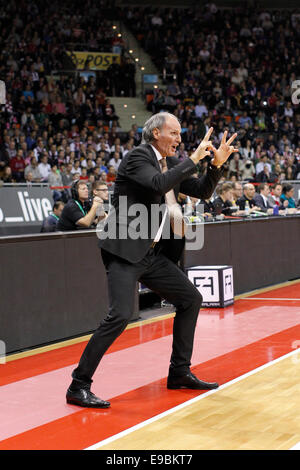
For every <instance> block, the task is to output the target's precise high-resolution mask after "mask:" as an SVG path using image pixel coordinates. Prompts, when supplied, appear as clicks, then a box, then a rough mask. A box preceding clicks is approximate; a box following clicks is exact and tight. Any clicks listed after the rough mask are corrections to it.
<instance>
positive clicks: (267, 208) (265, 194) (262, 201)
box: [253, 183, 273, 214]
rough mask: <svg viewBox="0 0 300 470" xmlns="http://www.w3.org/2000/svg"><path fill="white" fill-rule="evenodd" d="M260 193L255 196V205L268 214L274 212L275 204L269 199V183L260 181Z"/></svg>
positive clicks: (258, 188)
mask: <svg viewBox="0 0 300 470" xmlns="http://www.w3.org/2000/svg"><path fill="white" fill-rule="evenodd" d="M257 191H258V194H256V195H255V196H254V198H253V199H254V202H255V205H256V206H257V207H258V210H260V211H262V212H265V213H267V214H273V205H272V204H271V203H270V201H269V197H270V188H269V185H268V183H260V184H259V185H258V187H257Z"/></svg>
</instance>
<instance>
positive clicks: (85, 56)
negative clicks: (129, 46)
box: [67, 51, 121, 70]
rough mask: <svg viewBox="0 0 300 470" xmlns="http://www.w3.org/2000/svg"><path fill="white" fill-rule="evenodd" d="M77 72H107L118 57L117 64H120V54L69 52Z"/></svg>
mask: <svg viewBox="0 0 300 470" xmlns="http://www.w3.org/2000/svg"><path fill="white" fill-rule="evenodd" d="M67 54H68V56H69V57H70V58H71V59H72V62H73V64H74V65H75V67H76V68H77V70H107V69H108V67H109V66H110V64H112V62H113V58H114V57H116V58H117V60H116V62H117V64H120V62H121V61H120V54H113V53H110V52H81V51H72V52H71V51H67Z"/></svg>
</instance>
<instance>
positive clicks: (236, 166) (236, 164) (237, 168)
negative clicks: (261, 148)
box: [229, 152, 243, 180]
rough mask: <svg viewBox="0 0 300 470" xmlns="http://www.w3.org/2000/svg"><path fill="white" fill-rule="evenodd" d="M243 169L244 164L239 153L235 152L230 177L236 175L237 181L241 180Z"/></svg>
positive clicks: (230, 166)
mask: <svg viewBox="0 0 300 470" xmlns="http://www.w3.org/2000/svg"><path fill="white" fill-rule="evenodd" d="M242 169H243V163H242V160H241V155H240V154H239V152H235V153H234V154H233V156H232V158H231V160H230V162H229V175H230V174H232V173H233V174H235V176H236V177H237V179H238V180H239V179H241V173H242Z"/></svg>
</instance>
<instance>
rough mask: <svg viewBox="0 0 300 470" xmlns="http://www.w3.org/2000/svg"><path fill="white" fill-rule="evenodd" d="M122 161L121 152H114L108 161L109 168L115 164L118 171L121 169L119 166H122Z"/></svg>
mask: <svg viewBox="0 0 300 470" xmlns="http://www.w3.org/2000/svg"><path fill="white" fill-rule="evenodd" d="M120 163H121V159H120V154H119V152H114V154H113V157H112V158H111V159H110V160H109V161H108V164H107V166H108V168H109V167H110V166H113V167H114V169H115V170H116V172H117V171H118V169H119V166H120Z"/></svg>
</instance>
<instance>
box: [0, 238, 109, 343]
mask: <svg viewBox="0 0 300 470" xmlns="http://www.w3.org/2000/svg"><path fill="white" fill-rule="evenodd" d="M0 256H1V281H0V286H1V287H0V289H1V319H0V338H1V339H2V340H3V341H5V344H6V351H7V352H10V351H15V350H20V349H24V348H28V347H32V346H36V345H39V344H43V343H47V342H51V341H56V340H60V339H63V338H66V337H70V336H74V335H78V334H81V333H83V332H88V331H91V330H94V329H95V328H97V326H98V324H99V321H100V319H101V318H103V316H104V312H107V305H108V300H107V288H106V276H105V270H104V266H103V264H102V260H101V256H100V250H99V249H98V247H97V238H96V236H95V233H87V232H86V233H84V232H81V233H78V234H76V235H70V234H69V235H55V234H49V235H43V234H41V235H38V236H23V237H11V238H10V239H0Z"/></svg>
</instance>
